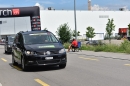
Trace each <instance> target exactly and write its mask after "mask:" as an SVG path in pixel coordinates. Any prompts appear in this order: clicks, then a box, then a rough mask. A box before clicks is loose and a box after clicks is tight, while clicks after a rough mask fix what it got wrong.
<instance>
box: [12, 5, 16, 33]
mask: <svg viewBox="0 0 130 86" xmlns="http://www.w3.org/2000/svg"><path fill="white" fill-rule="evenodd" d="M12 7H14V5H12ZM14 34H15V18H14Z"/></svg>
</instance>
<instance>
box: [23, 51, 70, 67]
mask: <svg viewBox="0 0 130 86" xmlns="http://www.w3.org/2000/svg"><path fill="white" fill-rule="evenodd" d="M47 57H52V58H53V59H46V58H47ZM24 59H25V65H26V66H44V65H60V64H66V62H67V55H66V53H63V54H55V55H46V56H45V55H25V56H24Z"/></svg>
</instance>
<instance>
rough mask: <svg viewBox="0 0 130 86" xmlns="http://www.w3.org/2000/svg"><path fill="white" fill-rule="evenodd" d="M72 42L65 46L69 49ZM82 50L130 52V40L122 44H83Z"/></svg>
mask: <svg viewBox="0 0 130 86" xmlns="http://www.w3.org/2000/svg"><path fill="white" fill-rule="evenodd" d="M69 45H70V43H65V44H64V47H65V48H66V49H68V47H69ZM81 49H82V50H89V51H95V52H101V51H103V52H119V53H129V54H130V41H128V40H124V42H122V43H121V44H120V45H116V44H105V45H97V46H92V45H82V46H81Z"/></svg>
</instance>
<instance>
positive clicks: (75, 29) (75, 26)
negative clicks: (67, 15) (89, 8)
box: [74, 0, 77, 40]
mask: <svg viewBox="0 0 130 86" xmlns="http://www.w3.org/2000/svg"><path fill="white" fill-rule="evenodd" d="M75 4H76V1H75V0H74V21H75V39H76V40H77V22H76V5H75Z"/></svg>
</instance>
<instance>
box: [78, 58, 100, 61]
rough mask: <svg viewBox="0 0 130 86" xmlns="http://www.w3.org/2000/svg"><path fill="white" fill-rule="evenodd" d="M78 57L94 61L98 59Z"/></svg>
mask: <svg viewBox="0 0 130 86" xmlns="http://www.w3.org/2000/svg"><path fill="white" fill-rule="evenodd" d="M79 58H82V59H86V60H95V61H99V60H98V59H92V58H84V57H79Z"/></svg>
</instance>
